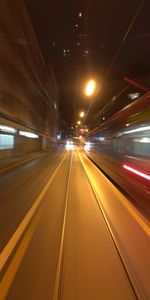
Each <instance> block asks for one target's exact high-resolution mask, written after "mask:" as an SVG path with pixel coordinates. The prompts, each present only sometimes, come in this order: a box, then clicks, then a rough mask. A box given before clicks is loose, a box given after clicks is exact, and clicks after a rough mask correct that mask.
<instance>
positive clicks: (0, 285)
mask: <svg viewBox="0 0 150 300" xmlns="http://www.w3.org/2000/svg"><path fill="white" fill-rule="evenodd" d="M41 216H42V210H39V211H38V212H37V214H36V216H35V218H34V219H33V221H32V223H31V226H30V227H29V228H28V231H27V232H26V234H25V236H24V238H23V240H22V242H21V244H20V245H19V247H18V249H17V251H16V253H15V255H14V257H13V259H12V261H11V263H10V265H9V267H8V269H7V271H6V273H5V275H4V277H3V278H2V280H1V282H0V300H4V299H5V298H6V297H7V294H8V292H9V289H10V287H11V284H12V282H13V280H14V278H15V275H16V273H17V271H18V268H19V266H20V264H21V262H22V260H23V257H24V255H25V253H26V250H27V248H28V246H29V244H30V241H31V239H32V237H33V235H34V232H35V230H36V228H37V225H38V224H39V221H40V219H41Z"/></svg>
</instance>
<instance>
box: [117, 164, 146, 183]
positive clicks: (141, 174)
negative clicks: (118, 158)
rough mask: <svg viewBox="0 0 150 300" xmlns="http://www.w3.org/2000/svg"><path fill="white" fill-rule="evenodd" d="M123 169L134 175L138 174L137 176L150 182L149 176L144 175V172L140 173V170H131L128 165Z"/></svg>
mask: <svg viewBox="0 0 150 300" xmlns="http://www.w3.org/2000/svg"><path fill="white" fill-rule="evenodd" d="M123 168H124V169H126V170H128V171H130V172H132V173H134V174H136V175H139V176H141V177H143V178H145V179H147V180H150V176H149V175H147V174H145V173H143V172H141V171H138V170H136V169H134V168H131V167H129V166H127V165H123Z"/></svg>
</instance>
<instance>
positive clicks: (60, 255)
mask: <svg viewBox="0 0 150 300" xmlns="http://www.w3.org/2000/svg"><path fill="white" fill-rule="evenodd" d="M72 156H73V154H72V153H71V161H70V168H69V176H68V183H67V192H66V202H65V210H64V218H63V227H62V234H61V241H60V250H59V256H58V264H57V270H56V280H55V285H54V293H53V300H58V295H59V284H60V273H61V264H62V254H63V245H64V236H65V227H66V217H67V209H68V199H69V188H70V180H71V169H72Z"/></svg>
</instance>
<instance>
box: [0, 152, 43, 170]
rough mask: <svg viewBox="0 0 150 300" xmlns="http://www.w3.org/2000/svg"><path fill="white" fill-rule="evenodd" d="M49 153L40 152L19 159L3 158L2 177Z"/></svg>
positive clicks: (1, 163)
mask: <svg viewBox="0 0 150 300" xmlns="http://www.w3.org/2000/svg"><path fill="white" fill-rule="evenodd" d="M47 153H48V151H38V152H32V153H27V154H25V155H22V156H17V157H9V158H1V159H0V175H1V174H3V173H5V172H7V171H9V170H11V169H14V168H16V167H18V166H21V165H23V164H25V163H27V162H30V161H32V160H34V159H37V158H40V157H42V156H44V155H46V154H47Z"/></svg>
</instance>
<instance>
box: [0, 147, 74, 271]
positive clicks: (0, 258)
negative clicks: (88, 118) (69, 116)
mask: <svg viewBox="0 0 150 300" xmlns="http://www.w3.org/2000/svg"><path fill="white" fill-rule="evenodd" d="M67 155H68V153H66V154H65V156H64V157H63V159H62V160H61V162H60V164H59V165H58V167H57V168H56V170H55V172H54V173H53V175H52V176H51V177H50V179H49V180H48V182H47V184H46V185H45V187H44V188H43V190H42V191H41V193H40V194H39V196H38V197H37V198H36V200H35V202H34V204H33V205H32V207H31V208H30V210H29V211H28V213H27V215H26V216H25V217H24V219H23V221H22V222H21V224H20V225H19V226H18V228H17V229H16V231H15V233H14V234H13V235H12V237H11V239H10V240H9V242H8V243H7V245H6V246H5V248H4V249H3V250H2V252H1V254H0V272H1V271H2V269H3V267H4V265H5V263H6V262H7V260H8V258H9V256H10V255H11V253H12V251H13V250H14V248H15V246H16V244H17V243H18V241H19V239H20V238H21V236H22V234H23V232H24V231H25V229H26V227H27V225H28V224H29V222H30V220H31V219H32V217H33V215H34V213H35V212H36V210H37V208H38V207H39V205H40V203H41V202H42V200H43V197H44V196H45V194H46V192H47V190H48V188H49V186H50V184H51V183H52V181H53V179H54V177H55V176H56V174H57V172H58V170H59V169H60V167H61V166H62V164H63V162H64V160H65V158H66V156H67Z"/></svg>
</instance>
